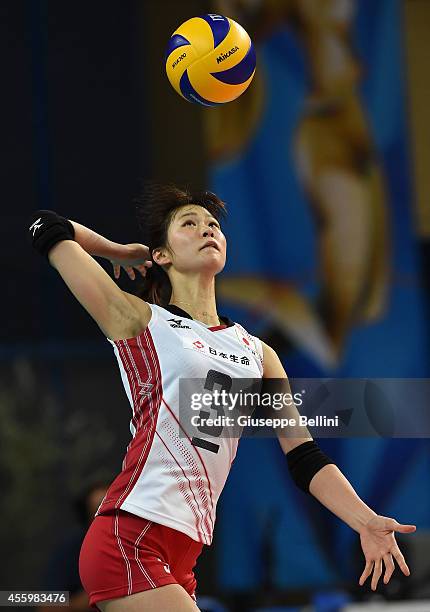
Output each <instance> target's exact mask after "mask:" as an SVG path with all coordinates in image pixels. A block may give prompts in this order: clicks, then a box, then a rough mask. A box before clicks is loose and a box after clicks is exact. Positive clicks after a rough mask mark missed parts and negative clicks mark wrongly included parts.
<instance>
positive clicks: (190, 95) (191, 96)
mask: <svg viewBox="0 0 430 612" xmlns="http://www.w3.org/2000/svg"><path fill="white" fill-rule="evenodd" d="M179 87H180V88H181V92H182V95H183V96H185V98H187V100H189V101H190V102H198V103H199V104H203V106H217V105H218V102H209V100H205V99H204V98H202V97H201V96H199V94H198V93H197V92H196V90H195V89H194V87H193V86H192V85H191V83H190V79H189V78H188V72H187V71H186V70H185V72H184V74H183V75H182V76H181V80H180V82H179Z"/></svg>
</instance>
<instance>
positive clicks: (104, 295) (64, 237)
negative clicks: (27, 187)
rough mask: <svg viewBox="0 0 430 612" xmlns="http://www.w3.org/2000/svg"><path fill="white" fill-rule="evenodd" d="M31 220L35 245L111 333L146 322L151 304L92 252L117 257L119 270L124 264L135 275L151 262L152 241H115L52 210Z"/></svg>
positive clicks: (118, 335)
mask: <svg viewBox="0 0 430 612" xmlns="http://www.w3.org/2000/svg"><path fill="white" fill-rule="evenodd" d="M32 221H33V223H31V225H30V228H29V232H30V237H31V238H32V241H33V245H34V246H35V248H36V250H38V251H39V252H41V254H43V255H45V256H46V257H47V258H48V261H49V263H50V264H51V265H52V266H53V267H54V268H55V269H56V270H57V272H58V273H59V274H60V276H61V277H62V278H63V280H64V282H65V283H66V285H67V286H68V287H69V289H70V291H71V292H72V293H73V295H74V296H75V297H76V299H77V300H78V301H79V302H80V303H81V304H82V306H83V307H84V308H85V309H86V310H87V311H88V312H89V314H90V315H91V316H92V317H93V319H94V320H95V321H96V323H97V324H98V325H99V327H100V328H101V330H102V331H103V333H104V334H105V335H106V336H108V337H109V338H111V339H113V340H117V339H122V338H129V337H132V336H135V335H137V334H138V333H139V332H141V331H142V329H144V328H145V326H146V325H147V323H148V321H149V318H150V316H151V315H150V312H151V311H150V307H149V305H148V304H146V303H145V302H144V301H143V300H140V299H139V298H137V297H136V296H132V295H130V294H128V293H126V292H125V291H122V290H121V289H120V288H119V287H118V286H117V285H116V284H115V282H114V281H113V280H112V278H111V277H110V276H109V275H108V274H107V273H106V272H105V271H104V269H103V268H102V267H101V266H100V265H99V264H98V263H97V262H96V261H95V259H93V257H92V255H97V256H100V257H105V258H107V259H109V260H110V261H112V263H113V264H114V270H115V275H116V276H118V272H119V266H123V267H124V268H125V269H126V271H127V273H128V274H129V276H130V277H131V278H134V270H133V268H136V269H137V270H139V272H140V273H141V274H143V275H144V274H145V266H148V265H151V264H150V262H148V257H149V253H148V249H147V247H145V246H143V245H139V244H130V245H122V244H118V243H115V242H112V241H110V240H107V239H106V238H104V237H103V236H101V235H99V234H97V233H96V232H93V231H92V230H90V229H89V228H86V227H84V226H83V225H81V224H79V223H76V222H69V221H68V220H66V219H63V218H62V217H59V216H58V215H56V213H54V212H52V211H37V213H35V215H34V219H32Z"/></svg>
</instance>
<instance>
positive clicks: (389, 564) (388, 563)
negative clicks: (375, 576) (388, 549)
mask: <svg viewBox="0 0 430 612" xmlns="http://www.w3.org/2000/svg"><path fill="white" fill-rule="evenodd" d="M384 563H385V575H384V584H388V583H389V581H390V578H391V576H392V575H393V572H394V561H393V557H392V556H391V554H390V553H387V554H386V555H384Z"/></svg>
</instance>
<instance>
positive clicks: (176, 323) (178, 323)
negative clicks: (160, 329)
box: [167, 319, 191, 329]
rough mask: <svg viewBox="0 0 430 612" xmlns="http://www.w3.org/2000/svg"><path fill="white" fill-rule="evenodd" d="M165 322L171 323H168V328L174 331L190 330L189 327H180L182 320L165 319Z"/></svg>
mask: <svg viewBox="0 0 430 612" xmlns="http://www.w3.org/2000/svg"><path fill="white" fill-rule="evenodd" d="M167 320H168V321H173V323H170V327H173V328H174V329H191V327H189V325H182V319H167Z"/></svg>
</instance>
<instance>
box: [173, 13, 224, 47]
mask: <svg viewBox="0 0 430 612" xmlns="http://www.w3.org/2000/svg"><path fill="white" fill-rule="evenodd" d="M175 34H180V35H181V36H183V37H184V38H186V39H187V40H189V41H190V43H191V45H192V47H193V49H194V50H195V52H196V56H197V57H203V55H205V54H206V53H209V52H210V51H212V49H213V48H214V37H213V34H212V30H211V27H210V25H209V24H208V23H206V21H204V20H203V19H200V17H193V18H192V19H188V21H185V23H183V24H182V25H180V26H179V28H178V29H177V30H175V32H174V33H173V35H172V36H174V35H175Z"/></svg>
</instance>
